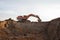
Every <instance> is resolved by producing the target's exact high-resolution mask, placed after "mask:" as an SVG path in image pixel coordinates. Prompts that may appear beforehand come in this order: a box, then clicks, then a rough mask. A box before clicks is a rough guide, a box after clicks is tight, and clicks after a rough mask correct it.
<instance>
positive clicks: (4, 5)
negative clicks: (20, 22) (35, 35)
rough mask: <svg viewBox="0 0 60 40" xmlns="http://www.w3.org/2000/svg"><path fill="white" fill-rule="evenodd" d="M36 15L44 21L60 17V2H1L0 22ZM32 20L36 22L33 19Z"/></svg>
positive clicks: (46, 0) (30, 0)
mask: <svg viewBox="0 0 60 40" xmlns="http://www.w3.org/2000/svg"><path fill="white" fill-rule="evenodd" d="M31 13H32V14H35V15H38V16H39V17H40V19H41V20H42V21H50V20H52V19H55V18H58V17H60V0H0V20H5V19H8V18H12V19H14V20H17V19H16V17H17V16H19V15H22V16H23V15H28V14H31ZM29 19H30V20H36V19H35V18H33V17H30V18H29Z"/></svg>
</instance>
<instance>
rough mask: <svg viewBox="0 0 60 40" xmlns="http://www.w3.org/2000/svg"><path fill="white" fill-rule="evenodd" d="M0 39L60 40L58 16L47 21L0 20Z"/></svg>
mask: <svg viewBox="0 0 60 40" xmlns="http://www.w3.org/2000/svg"><path fill="white" fill-rule="evenodd" d="M0 40H60V18H56V19H53V20H51V21H48V22H17V21H14V20H4V21H0Z"/></svg>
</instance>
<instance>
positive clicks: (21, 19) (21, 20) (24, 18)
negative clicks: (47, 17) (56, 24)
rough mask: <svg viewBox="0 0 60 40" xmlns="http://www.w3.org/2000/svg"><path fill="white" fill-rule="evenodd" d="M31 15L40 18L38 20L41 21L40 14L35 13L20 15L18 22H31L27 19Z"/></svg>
mask: <svg viewBox="0 0 60 40" xmlns="http://www.w3.org/2000/svg"><path fill="white" fill-rule="evenodd" d="M30 16H33V17H36V18H38V22H41V19H40V18H39V16H38V15H34V14H29V15H24V16H18V17H17V20H18V22H26V21H28V22H30V21H29V20H27V19H28V18H29V17H30Z"/></svg>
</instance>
